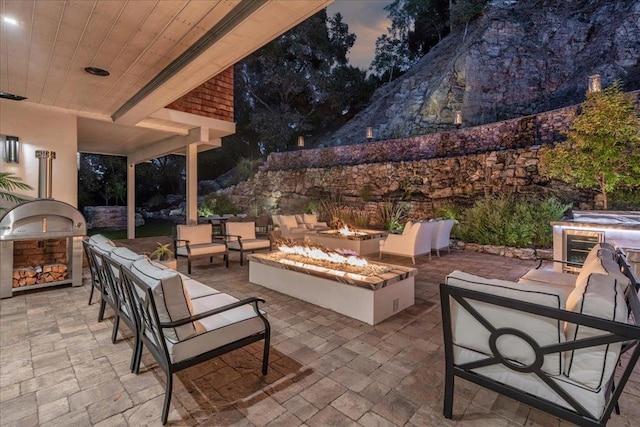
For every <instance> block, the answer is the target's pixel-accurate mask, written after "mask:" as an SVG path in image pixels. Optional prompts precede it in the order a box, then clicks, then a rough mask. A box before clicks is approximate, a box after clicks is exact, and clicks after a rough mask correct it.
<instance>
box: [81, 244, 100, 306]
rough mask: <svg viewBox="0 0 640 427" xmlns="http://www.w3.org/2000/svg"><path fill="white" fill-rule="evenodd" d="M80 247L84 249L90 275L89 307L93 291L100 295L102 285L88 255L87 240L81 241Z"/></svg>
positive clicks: (93, 263) (93, 261)
mask: <svg viewBox="0 0 640 427" xmlns="http://www.w3.org/2000/svg"><path fill="white" fill-rule="evenodd" d="M82 247H83V249H84V255H85V256H86V258H87V264H89V272H90V273H91V292H90V293H89V305H91V300H92V299H93V291H94V290H96V289H97V290H98V292H100V293H102V284H101V283H100V277H99V276H98V266H97V264H96V262H95V260H94V259H93V257H92V256H91V255H90V254H89V248H90V247H91V245H90V244H89V242H88V240H87V238H84V239H83V240H82Z"/></svg>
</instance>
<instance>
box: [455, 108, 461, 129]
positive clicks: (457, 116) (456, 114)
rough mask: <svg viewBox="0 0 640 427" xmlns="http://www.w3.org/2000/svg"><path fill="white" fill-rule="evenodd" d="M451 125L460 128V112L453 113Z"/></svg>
mask: <svg viewBox="0 0 640 427" xmlns="http://www.w3.org/2000/svg"><path fill="white" fill-rule="evenodd" d="M453 124H454V125H456V126H460V125H461V124H462V111H460V110H456V111H455V112H454V113H453Z"/></svg>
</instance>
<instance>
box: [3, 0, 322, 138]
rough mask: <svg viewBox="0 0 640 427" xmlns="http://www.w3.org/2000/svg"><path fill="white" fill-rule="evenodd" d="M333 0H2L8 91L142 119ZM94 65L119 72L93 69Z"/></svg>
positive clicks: (131, 121) (92, 112) (95, 115)
mask: <svg viewBox="0 0 640 427" xmlns="http://www.w3.org/2000/svg"><path fill="white" fill-rule="evenodd" d="M332 1H333V0H287V1H283V0H267V1H265V0H207V1H204V0H193V1H191V0H66V1H63V0H0V15H2V18H3V20H2V21H0V91H2V92H8V93H12V94H15V95H20V96H25V97H27V101H22V102H29V103H35V104H42V105H47V106H53V107H59V108H63V109H67V110H71V111H73V112H76V113H77V115H78V116H79V117H85V118H90V119H98V120H103V121H107V122H113V118H114V117H115V118H116V119H117V120H116V122H118V123H120V124H121V125H129V126H133V125H135V124H136V123H138V122H140V121H142V120H144V119H147V118H148V117H149V116H151V115H152V114H153V113H154V112H156V111H158V110H159V109H161V108H163V107H164V106H165V105H167V104H169V103H170V102H172V101H173V100H175V99H178V98H179V97H180V96H182V95H184V94H185V93H187V92H189V91H190V90H192V89H193V88H195V87H197V86H198V85H200V84H202V83H203V82H205V81H207V80H209V79H210V78H212V77H213V76H215V75H216V74H217V73H219V72H220V71H222V70H224V69H226V68H228V67H229V66H232V65H233V64H235V63H236V62H238V61H239V60H241V59H242V58H243V57H245V56H246V55H248V54H249V53H251V52H253V51H254V50H256V49H258V48H259V47H261V46H263V45H264V44H266V43H267V42H269V41H270V40H272V39H273V38H275V37H277V36H278V35H279V34H282V33H283V32H284V31H286V30H288V29H289V28H291V27H293V26H295V25H296V24H298V23H299V22H301V21H302V20H304V19H306V18H307V17H309V16H311V15H312V14H313V13H316V12H317V11H318V10H320V9H321V8H323V7H326V6H327V5H328V4H329V3H331V2H332ZM247 2H254V3H253V5H258V6H257V7H255V8H254V9H255V10H253V11H252V13H251V15H250V16H247V17H245V18H243V19H242V21H241V22H238V20H235V21H229V16H233V14H234V13H236V12H237V10H238V9H240V8H241V7H246V6H247V5H248V3H247ZM5 17H8V18H11V19H14V20H17V21H18V25H13V24H11V23H8V22H6V21H5V20H4V18H5ZM225 19H227V21H225ZM225 22H233V25H224V24H225ZM216 26H218V27H221V30H220V37H219V39H218V40H217V41H216V42H215V43H214V44H213V45H212V46H210V48H208V49H207V50H206V51H205V52H203V53H201V54H199V55H198V56H197V57H195V58H192V59H191V60H190V61H189V63H188V64H187V65H186V66H184V67H181V68H179V69H177V70H176V72H175V73H174V74H173V75H172V76H170V78H169V79H167V80H166V82H165V83H163V84H161V85H159V86H158V87H155V88H154V89H153V90H152V91H150V93H149V94H148V95H145V97H144V98H143V99H141V100H138V99H136V100H135V103H133V105H132V102H131V99H132V98H133V97H134V95H135V94H136V93H138V92H139V91H140V90H141V89H143V88H144V87H145V85H148V84H149V82H150V81H152V80H153V79H154V77H156V76H157V75H158V74H159V73H160V72H161V71H162V70H164V69H165V68H167V67H170V66H171V65H172V64H173V63H174V61H176V59H178V58H180V57H181V55H183V54H185V52H188V51H189V49H190V48H192V46H193V45H194V43H196V42H197V41H198V40H200V39H201V37H203V36H204V35H205V34H206V33H207V32H209V31H210V30H212V29H215V28H217V27H216ZM85 67H98V68H102V69H105V70H108V71H109V73H110V75H109V76H108V77H98V76H94V75H90V74H88V73H86V72H85V71H84V68H85ZM123 105H126V106H127V107H126V108H125V109H124V111H122V107H123ZM116 112H118V114H116V115H114V114H115V113H116ZM80 143H82V142H81V141H80Z"/></svg>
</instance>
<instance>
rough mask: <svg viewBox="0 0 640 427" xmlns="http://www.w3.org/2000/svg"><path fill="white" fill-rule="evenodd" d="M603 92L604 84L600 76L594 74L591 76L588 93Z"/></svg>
mask: <svg viewBox="0 0 640 427" xmlns="http://www.w3.org/2000/svg"><path fill="white" fill-rule="evenodd" d="M601 90H602V83H601V81H600V74H594V75H593V76H589V89H588V90H587V91H588V93H592V92H600V91H601Z"/></svg>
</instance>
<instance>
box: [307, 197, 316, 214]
mask: <svg viewBox="0 0 640 427" xmlns="http://www.w3.org/2000/svg"><path fill="white" fill-rule="evenodd" d="M319 210H320V202H319V201H317V200H309V201H308V202H307V204H306V206H305V207H304V213H307V214H317V213H318V212H319Z"/></svg>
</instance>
